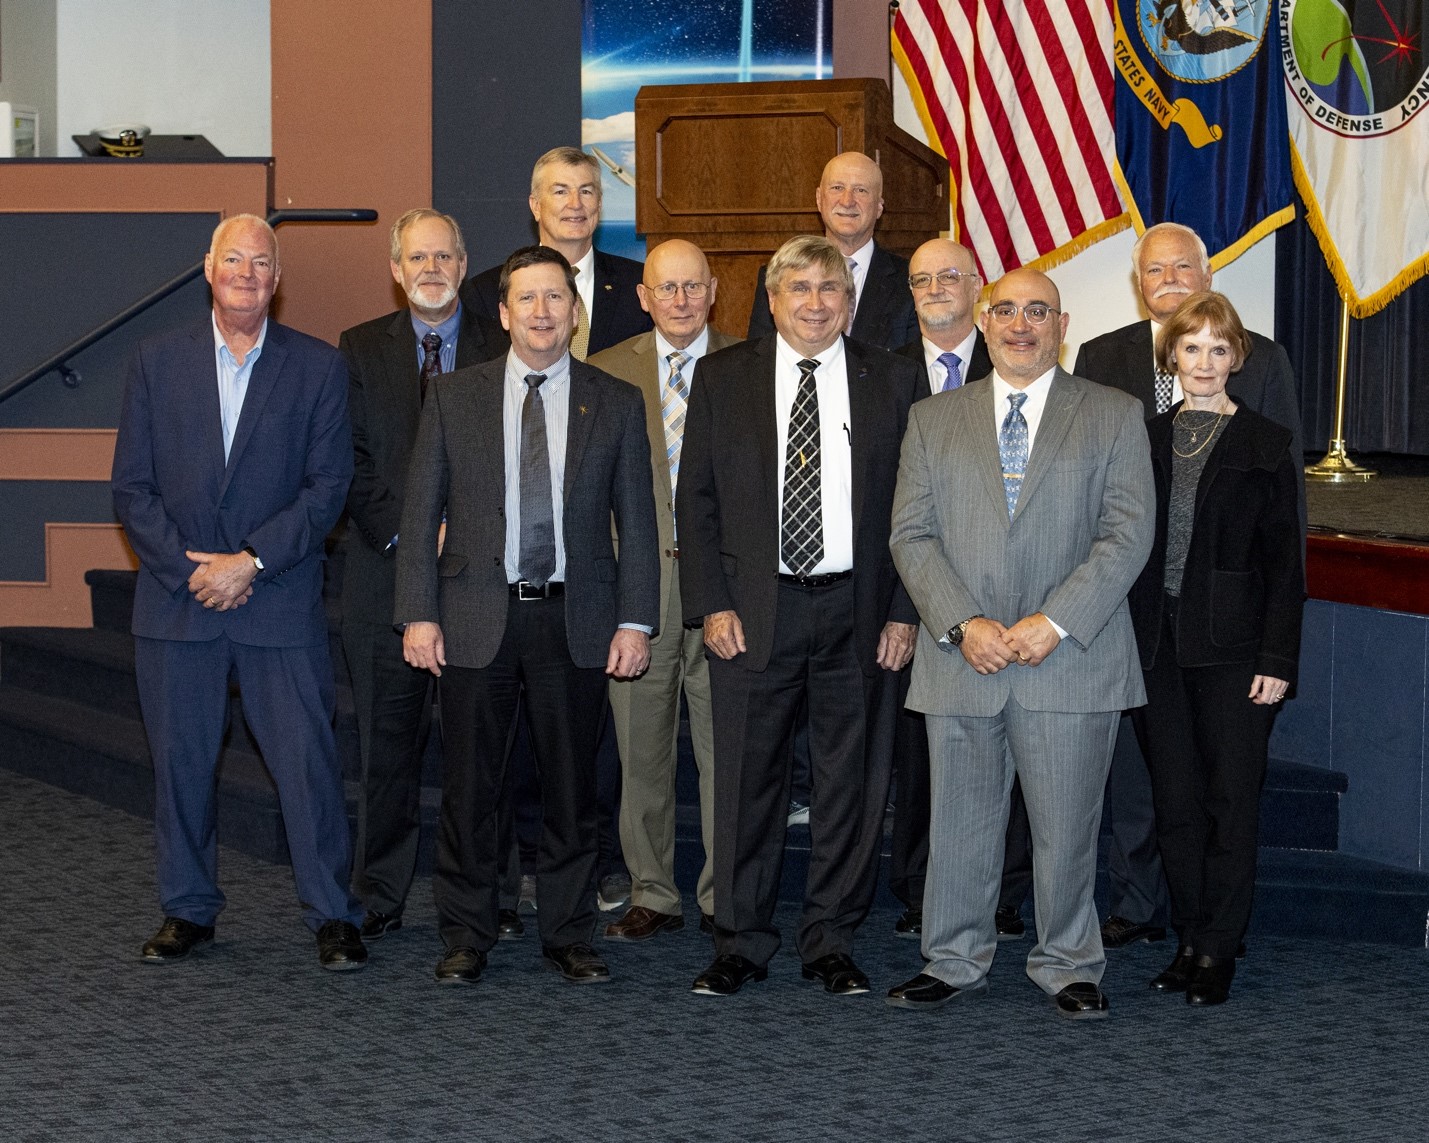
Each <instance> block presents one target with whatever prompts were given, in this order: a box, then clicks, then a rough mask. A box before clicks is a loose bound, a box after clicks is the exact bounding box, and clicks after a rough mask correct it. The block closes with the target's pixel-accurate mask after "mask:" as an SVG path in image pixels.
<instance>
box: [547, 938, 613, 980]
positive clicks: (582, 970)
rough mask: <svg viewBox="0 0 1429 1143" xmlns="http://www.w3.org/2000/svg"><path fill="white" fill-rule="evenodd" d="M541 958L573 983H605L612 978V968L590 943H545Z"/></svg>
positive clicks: (548, 966)
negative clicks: (559, 944)
mask: <svg viewBox="0 0 1429 1143" xmlns="http://www.w3.org/2000/svg"><path fill="white" fill-rule="evenodd" d="M541 958H542V959H543V960H544V961H545V962H546V967H547V968H549V969H550V970H551V971H552V972H559V973H560V974H561V976H563V977H564V978H565V979H566V980H568V981H569V982H570V983H571V984H604V983H605V982H606V981H608V980H609V979H610V969H609V968H607V967H606V964H605V961H603V960H601V959H600V957H598V956H596V954H595V949H593V948H591V947H590V945H583V944H574V945H561V946H560V947H559V948H557V947H555V946H553V945H545V946H543V947H542V949H541Z"/></svg>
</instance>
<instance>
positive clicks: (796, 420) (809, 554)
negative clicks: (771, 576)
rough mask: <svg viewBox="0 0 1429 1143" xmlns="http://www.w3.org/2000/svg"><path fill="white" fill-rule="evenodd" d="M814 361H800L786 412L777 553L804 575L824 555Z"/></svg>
mask: <svg viewBox="0 0 1429 1143" xmlns="http://www.w3.org/2000/svg"><path fill="white" fill-rule="evenodd" d="M818 367H819V363H818V362H817V361H813V360H810V359H809V358H805V359H804V360H803V361H800V362H799V389H798V392H797V393H795V394H794V407H793V408H792V409H791V410H790V412H789V444H788V446H787V447H786V448H785V450H784V516H783V527H782V529H781V531H782V535H781V536H780V546H779V554H780V555H781V556H783V558H784V563H785V565H786V566H787V567H788V568H789V570H790V571H791V572H792V573H793V574H794V575H806V574H807V573H808V572H809V571H811V570H812V569H813V568H815V567H817V566H818V563H819V561H820V560H822V559H823V558H824V506H823V496H822V494H821V493H820V490H819V391H818V387H817V386H816V385H815V383H814V370H816V369H817V368H818Z"/></svg>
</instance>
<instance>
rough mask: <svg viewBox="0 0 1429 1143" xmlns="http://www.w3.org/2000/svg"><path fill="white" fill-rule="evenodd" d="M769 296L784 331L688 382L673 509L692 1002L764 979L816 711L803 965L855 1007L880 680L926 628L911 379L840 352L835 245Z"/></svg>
mask: <svg viewBox="0 0 1429 1143" xmlns="http://www.w3.org/2000/svg"><path fill="white" fill-rule="evenodd" d="M768 278H769V283H770V294H771V299H772V305H773V312H774V322H775V329H776V331H777V332H776V333H775V334H772V335H770V336H767V337H763V338H760V339H758V340H757V341H753V342H746V343H744V344H742V345H736V346H733V347H731V348H729V349H724V350H721V351H720V352H718V353H713V354H710V355H709V356H708V357H706V358H704V359H702V360H701V361H700V364H699V366H698V367H697V369H696V371H695V378H694V384H693V386H692V390H691V397H690V405H689V414H688V417H687V419H686V424H685V440H684V451H683V454H682V458H681V462H680V481H679V490H678V492H677V494H676V509H675V515H676V519H677V520H678V521H679V526H680V592H681V597H682V600H683V603H684V610H685V620H686V622H687V623H699V624H702V625H703V628H704V639H705V645H706V646H707V647H708V648H709V651H710V655H711V658H710V690H711V696H712V700H713V709H714V747H715V885H714V902H715V950H716V953H717V955H716V957H715V959H714V962H713V963H712V964H711V965H710V966H709V967H708V968H707V969H706V970H705V971H704V972H703V973H701V974H700V976H699V977H698V978H697V979H696V981H695V983H694V991H695V992H697V993H702V994H706V995H716V996H726V995H729V994H731V993H734V992H737V991H738V990H739V989H740V988H741V987H742V986H743V985H744V984H746V983H748V982H750V981H757V980H763V979H764V978H765V977H766V975H767V967H766V966H767V965H768V963H769V960H770V958H771V957H772V956H773V955H774V952H775V950H776V949H777V948H778V947H779V940H780V938H779V930H778V928H777V926H776V925H775V923H774V909H775V906H776V904H777V902H778V895H779V868H780V864H781V861H782V856H783V848H784V838H785V828H786V826H785V818H786V815H787V805H788V798H789V782H790V758H791V742H792V738H793V734H794V726H795V720H796V718H797V716H798V714H799V710H800V708H801V706H804V705H805V704H806V703H807V709H808V724H809V755H810V760H811V765H812V779H813V781H812V786H813V799H812V804H811V807H810V819H809V833H810V840H811V853H810V857H809V874H808V883H807V890H806V893H805V899H804V912H803V916H802V918H801V920H800V923H799V932H798V939H797V943H798V950H799V958H800V960H801V961H802V962H803V973H804V976H805V978H806V979H809V980H820V981H822V982H823V985H824V988H825V990H826V991H828V992H830V993H833V994H835V995H853V994H857V993H861V992H867V991H868V987H869V984H868V978H867V977H866V976H865V975H864V974H863V972H862V971H861V970H860V969H859V968H858V966H857V965H856V964H855V963H854V961H853V959H852V957H851V955H850V951H851V948H852V943H853V934H854V930H855V929H856V928H857V926H858V924H859V922H860V921H861V920H862V919H863V917H864V915H865V914H866V912H867V910H868V907H869V904H870V902H871V900H872V895H873V883H874V880H875V877H874V875H873V871H874V870H876V868H877V859H878V853H879V849H880V843H881V841H882V834H883V813H884V807H885V798H886V796H887V790H888V777H889V774H888V770H889V765H890V758H891V751H890V750H888V749H887V748H886V744H879V743H877V742H875V741H874V738H875V734H876V730H877V725H878V722H879V718H878V714H879V704H880V702H882V701H884V696H885V694H886V692H885V690H884V688H883V681H882V676H883V675H884V674H885V673H886V672H887V671H897V670H902V669H903V668H904V667H905V666H906V665H907V662H908V658H909V656H910V654H911V653H912V640H913V637H914V633H915V631H916V622H917V617H916V614H915V613H914V611H913V609H912V607H911V605H910V602H909V600H908V597H907V595H906V593H905V592H904V591H903V589H902V587H901V585H900V584H899V582H898V576H897V575H896V574H895V573H894V570H893V561H892V558H891V556H890V553H889V550H888V527H889V519H890V513H891V510H892V503H893V500H892V497H893V487H894V482H895V478H896V460H895V455H896V453H897V451H898V442H899V441H900V440H901V439H902V436H903V429H904V426H905V424H906V422H907V416H908V408H909V405H910V404H911V403H912V400H913V393H914V390H915V387H916V385H917V370H916V368H915V367H914V365H913V363H912V362H910V361H908V360H907V359H905V358H900V357H896V356H894V355H893V354H890V353H886V352H884V351H883V350H880V349H876V348H874V347H872V346H867V345H863V344H861V343H859V342H857V341H854V340H852V339H849V338H846V337H844V336H843V331H844V329H845V328H846V327H847V324H848V307H849V305H850V303H851V300H852V295H853V280H852V275H851V274H850V273H849V270H848V265H847V263H846V262H845V260H844V257H843V255H842V254H841V253H840V252H839V249H838V247H836V246H835V245H834V244H833V243H832V242H830V241H828V240H827V239H825V238H818V237H812V236H805V237H800V238H793V239H791V240H790V241H788V242H786V243H785V244H784V246H782V247H781V248H780V249H779V251H778V252H777V253H776V254H775V255H774V257H773V258H772V259H771V260H770V263H769V274H768ZM890 725H891V724H890ZM880 747H881V748H880Z"/></svg>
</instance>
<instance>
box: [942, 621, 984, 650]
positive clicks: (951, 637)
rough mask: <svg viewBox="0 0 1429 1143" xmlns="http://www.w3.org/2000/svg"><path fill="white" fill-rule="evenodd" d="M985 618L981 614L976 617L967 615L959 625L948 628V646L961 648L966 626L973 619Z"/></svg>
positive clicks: (966, 629) (966, 630)
mask: <svg viewBox="0 0 1429 1143" xmlns="http://www.w3.org/2000/svg"><path fill="white" fill-rule="evenodd" d="M985 618H987V617H986V616H985V615H982V614H981V613H979V614H977V615H969V616H968V617H967V618H966V619H964V620H963V621H962V622H961V623H959V624H958V625H957V626H956V627H949V628H948V642H949V643H950V644H952V645H953V646H954V647H961V646H962V645H963V636H964V635H966V634H967V632H968V624H969V623H971V622H972V621H973V620H974V619H985Z"/></svg>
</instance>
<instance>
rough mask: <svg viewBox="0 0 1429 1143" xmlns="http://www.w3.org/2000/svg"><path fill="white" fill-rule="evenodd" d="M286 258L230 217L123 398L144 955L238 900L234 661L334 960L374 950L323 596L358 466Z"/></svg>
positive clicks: (309, 903) (322, 956) (322, 939)
mask: <svg viewBox="0 0 1429 1143" xmlns="http://www.w3.org/2000/svg"><path fill="white" fill-rule="evenodd" d="M279 274H280V268H279V265H278V242H277V239H276V238H275V237H274V235H273V231H272V229H271V228H270V227H269V226H268V224H267V223H266V222H264V221H263V220H262V219H261V218H257V217H255V216H254V215H249V214H240V215H236V216H235V217H233V218H229V219H225V220H224V221H223V222H222V223H220V225H219V227H218V229H217V230H215V231H214V234H213V243H212V246H211V247H210V249H209V252H208V254H207V256H206V257H205V258H204V275H205V277H207V279H208V282H209V285H210V286H211V287H212V289H213V311H212V313H211V314H210V315H207V316H205V317H204V318H202V319H201V320H200V321H198V322H196V323H194V324H192V325H190V326H187V327H184V328H182V329H179V330H176V331H174V332H172V333H169V334H166V335H162V336H159V337H155V338H150V339H148V340H146V341H144V342H142V343H141V344H140V346H139V350H138V353H137V355H136V357H135V360H134V364H133V366H132V368H131V370H130V373H129V378H128V381H127V383H126V385H125V389H124V403H123V407H122V409H121V410H120V414H119V435H118V439H117V441H116V443H115V449H114V481H113V483H114V510H115V513H116V515H118V517H119V520H120V522H121V523H122V524H123V525H124V531H125V533H126V534H127V535H128V537H129V543H130V545H131V546H132V547H133V549H134V552H135V554H136V555H138V557H139V565H140V566H139V580H138V583H137V585H136V587H135V592H134V658H135V667H136V673H137V676H138V683H139V700H140V703H141V705H142V707H143V713H144V728H145V730H146V732H147V733H148V736H149V749H150V753H151V754H152V755H153V760H154V838H155V848H156V850H157V854H158V867H159V899H160V903H161V905H162V906H163V910H164V923H163V926H162V927H161V928H160V929H159V931H158V933H156V934H155V935H154V937H153V938H152V939H151V940H149V941H148V942H147V943H146V944H145V945H144V948H143V952H142V954H141V955H142V958H143V959H144V960H145V961H146V962H148V963H151V964H167V963H170V962H172V961H176V960H179V959H181V958H183V957H185V956H187V955H188V954H189V953H190V952H193V951H194V950H196V949H201V948H204V947H206V946H207V945H209V944H211V943H212V941H213V933H214V920H215V918H216V917H217V916H218V914H219V912H220V911H221V910H222V909H223V905H224V897H223V893H222V891H221V890H220V889H219V887H218V865H217V863H218V849H217V838H216V832H215V818H216V809H215V806H214V798H215V790H214V781H215V771H216V768H217V765H218V755H219V751H220V749H221V747H222V744H223V735H224V730H225V728H226V726H227V722H228V683H229V677H230V675H233V676H235V677H236V678H237V680H238V685H239V688H240V689H241V691H242V695H243V715H244V721H245V722H246V723H247V725H248V727H249V729H250V730H251V731H252V734H253V737H254V738H255V739H256V741H257V743H258V748H259V750H261V751H262V753H263V761H264V762H265V763H266V765H267V767H268V770H269V772H270V773H271V774H272V776H273V781H274V783H275V784H276V786H277V788H278V800H279V805H280V807H281V809H282V813H283V824H284V828H285V830H286V833H287V841H288V850H289V852H290V853H291V855H292V863H293V878H294V880H295V881H296V882H297V887H298V896H299V898H300V899H301V901H302V903H303V910H304V919H305V920H306V921H307V924H308V927H309V928H311V929H312V930H313V931H314V932H315V933H316V934H317V945H318V959H319V962H320V963H321V964H322V966H323V967H324V968H327V969H335V970H344V969H357V968H361V967H362V966H363V965H364V964H366V962H367V950H366V949H365V948H364V947H363V944H362V939H361V936H360V935H359V933H358V929H357V923H358V922H360V921H361V920H362V906H361V905H360V904H359V902H358V901H357V899H356V898H355V897H354V896H352V894H351V893H349V892H348V888H347V881H348V858H349V850H348V826H347V811H346V806H345V802H344V797H343V787H342V769H341V766H340V764H339V762H338V757H337V749H336V745H335V742H334V739H333V730H332V718H333V710H334V696H333V678H332V664H331V662H330V660H329V658H328V642H327V641H328V633H327V617H326V615H325V613H324V611H323V603H322V582H323V571H322V569H323V559H324V555H323V541H324V539H325V538H326V536H327V533H328V531H329V530H330V529H331V528H332V526H333V525H334V524H335V523H336V522H337V518H338V515H339V513H341V511H342V503H343V499H344V497H345V496H346V495H347V486H348V482H349V481H350V480H351V478H352V438H351V433H350V430H349V428H348V422H347V371H346V370H345V369H344V368H343V363H342V357H341V356H340V355H339V354H338V353H337V351H336V350H334V349H333V348H332V347H331V346H330V345H326V344H324V343H323V342H321V341H318V340H316V339H315V338H311V337H308V336H307V335H305V334H302V333H299V332H298V331H297V330H293V329H288V328H287V327H285V326H281V325H279V324H278V323H277V322H275V321H270V320H269V318H268V307H269V304H270V302H271V301H272V298H273V291H274V290H275V289H276V288H277V285H278V278H279Z"/></svg>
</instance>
